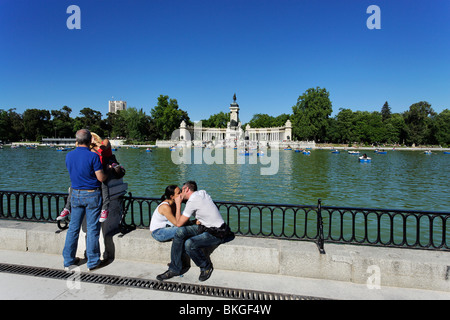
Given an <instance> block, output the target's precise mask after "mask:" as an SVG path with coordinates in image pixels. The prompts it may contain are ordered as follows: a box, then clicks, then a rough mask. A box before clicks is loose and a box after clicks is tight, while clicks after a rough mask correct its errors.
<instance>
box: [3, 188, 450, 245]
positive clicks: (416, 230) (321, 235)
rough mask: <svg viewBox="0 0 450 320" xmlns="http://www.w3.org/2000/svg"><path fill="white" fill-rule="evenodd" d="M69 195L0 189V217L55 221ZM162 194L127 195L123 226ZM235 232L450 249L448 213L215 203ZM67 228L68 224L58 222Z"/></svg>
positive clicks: (145, 217)
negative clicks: (146, 195) (148, 195)
mask: <svg viewBox="0 0 450 320" xmlns="http://www.w3.org/2000/svg"><path fill="white" fill-rule="evenodd" d="M66 198H67V193H49V192H39V193H37V192H23V191H0V219H15V220H24V221H42V222H56V217H57V216H58V214H59V212H60V211H61V210H62V208H63V206H64V202H65V201H66ZM159 202H160V200H159V198H148V197H133V196H132V194H130V193H129V195H127V196H124V197H123V208H124V210H123V212H124V216H123V220H122V230H126V229H133V228H148V227H149V225H150V219H151V215H152V214H153V211H154V210H155V208H156V207H157V205H158V204H159ZM215 203H216V205H217V207H218V208H219V211H220V212H221V214H222V216H223V218H224V220H225V222H226V223H227V224H228V225H229V226H230V228H231V230H232V231H234V232H235V233H236V234H239V235H242V236H248V237H263V238H276V239H289V240H303V241H313V242H315V243H316V244H317V245H318V248H319V250H320V252H321V253H325V250H324V243H340V244H359V245H370V246H383V247H396V248H414V249H431V250H441V251H450V244H449V242H450V226H449V225H448V223H447V221H448V220H449V219H450V212H432V211H417V210H387V209H369V208H349V207H331V206H322V204H321V201H320V199H319V200H318V203H317V205H290V204H268V203H252V202H231V201H216V202H215ZM58 227H59V228H60V229H64V228H65V227H66V224H64V223H60V222H58Z"/></svg>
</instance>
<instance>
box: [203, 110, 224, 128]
mask: <svg viewBox="0 0 450 320" xmlns="http://www.w3.org/2000/svg"><path fill="white" fill-rule="evenodd" d="M228 122H230V113H229V112H227V113H225V112H219V113H216V114H213V115H212V116H210V117H209V118H208V119H207V120H202V126H203V127H205V128H226V127H227V123H228Z"/></svg>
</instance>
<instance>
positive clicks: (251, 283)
mask: <svg viewBox="0 0 450 320" xmlns="http://www.w3.org/2000/svg"><path fill="white" fill-rule="evenodd" d="M0 263H7V264H17V265H25V266H35V267H46V268H51V269H61V270H62V269H63V268H62V257H61V256H60V255H54V254H44V253H34V252H19V251H9V250H0ZM166 268H167V266H165V265H163V264H151V263H145V262H136V261H128V260H119V259H116V260H114V261H112V263H110V264H108V265H106V266H105V267H103V268H100V269H97V270H95V271H93V272H92V274H102V275H119V276H128V277H133V278H140V279H152V280H154V279H156V275H157V274H159V273H162V272H164V271H165V270H166ZM80 271H81V272H88V270H87V268H86V265H85V264H84V265H81V266H80ZM198 275H199V269H198V268H197V267H195V266H192V267H191V269H190V270H189V271H188V272H187V273H186V274H185V275H184V276H183V277H175V278H173V279H171V280H169V281H171V282H181V283H187V284H201V285H207V286H218V287H226V288H239V289H247V290H257V291H265V292H276V293H285V294H294V295H300V296H308V297H317V298H326V299H340V300H342V299H343V300H350V299H352V300H353V299H356V300H405V299H420V300H422V299H427V300H441V299H442V300H447V299H450V293H449V292H440V291H431V290H419V289H407V288H394V287H383V286H382V287H381V288H380V289H368V287H367V286H366V285H362V284H354V283H348V282H343V281H332V280H317V279H308V278H298V277H289V276H282V275H273V274H272V275H269V274H260V273H258V274H257V273H249V272H235V271H227V270H220V269H215V270H214V272H213V274H212V276H211V278H210V279H209V280H207V281H206V282H202V283H201V282H199V281H198ZM0 283H1V286H0V299H13V300H16V299H27V300H29V299H30V300H32V299H43V300H105V299H108V300H109V299H114V300H147V299H151V300H206V299H208V300H210V299H219V298H213V297H208V296H206V297H205V296H202V295H192V294H184V293H173V292H166V291H159V290H153V289H141V288H130V287H121V286H113V285H104V284H92V283H86V282H81V283H80V284H79V286H78V287H77V286H74V285H71V284H70V283H68V281H67V280H59V279H50V278H43V277H38V276H29V275H18V274H10V273H5V272H0Z"/></svg>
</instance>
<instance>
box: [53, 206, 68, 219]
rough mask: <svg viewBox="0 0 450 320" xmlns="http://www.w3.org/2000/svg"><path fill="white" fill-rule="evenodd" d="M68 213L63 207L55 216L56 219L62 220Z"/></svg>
mask: <svg viewBox="0 0 450 320" xmlns="http://www.w3.org/2000/svg"><path fill="white" fill-rule="evenodd" d="M69 214H70V211H69V210H68V209H66V208H64V209H63V211H61V213H60V214H59V216H58V217H57V218H56V220H58V221H59V220H64V219H65V218H67V216H68V215H69Z"/></svg>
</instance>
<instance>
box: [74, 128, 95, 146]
mask: <svg viewBox="0 0 450 320" xmlns="http://www.w3.org/2000/svg"><path fill="white" fill-rule="evenodd" d="M75 138H76V141H77V142H78V144H79V145H80V144H81V145H85V146H89V145H90V144H91V140H92V135H91V132H90V131H89V130H88V129H81V130H78V131H77V134H76V135H75Z"/></svg>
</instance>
